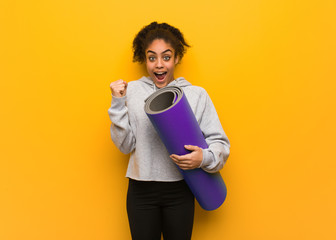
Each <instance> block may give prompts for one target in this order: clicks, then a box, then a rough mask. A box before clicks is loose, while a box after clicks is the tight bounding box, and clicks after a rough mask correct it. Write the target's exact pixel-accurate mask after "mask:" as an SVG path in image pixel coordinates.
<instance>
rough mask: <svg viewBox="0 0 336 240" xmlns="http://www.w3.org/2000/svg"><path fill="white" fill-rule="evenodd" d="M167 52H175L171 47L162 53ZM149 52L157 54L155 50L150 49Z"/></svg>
mask: <svg viewBox="0 0 336 240" xmlns="http://www.w3.org/2000/svg"><path fill="white" fill-rule="evenodd" d="M166 52H173V51H172V50H170V49H167V50H165V51H163V52H162V53H166ZM147 53H154V54H156V52H154V51H152V50H148V51H147Z"/></svg>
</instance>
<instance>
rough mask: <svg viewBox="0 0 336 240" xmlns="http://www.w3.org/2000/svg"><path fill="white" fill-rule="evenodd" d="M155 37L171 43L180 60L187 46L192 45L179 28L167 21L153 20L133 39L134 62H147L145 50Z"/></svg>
mask: <svg viewBox="0 0 336 240" xmlns="http://www.w3.org/2000/svg"><path fill="white" fill-rule="evenodd" d="M155 39H163V40H164V41H165V42H167V43H169V44H171V46H172V47H173V48H174V50H175V57H176V56H179V58H180V60H181V59H182V57H183V55H184V54H185V53H186V50H187V49H186V48H187V47H190V46H189V45H188V44H187V43H186V41H185V39H184V37H183V34H182V33H181V31H180V30H179V29H177V28H175V27H173V26H171V25H169V24H167V23H157V22H152V23H151V24H149V25H147V26H144V27H143V28H142V29H141V30H140V32H139V33H138V34H137V35H136V36H135V38H134V40H133V62H140V63H143V62H145V60H146V53H145V50H146V49H147V48H148V46H149V45H150V44H151V43H152V42H153V41H154V40H155Z"/></svg>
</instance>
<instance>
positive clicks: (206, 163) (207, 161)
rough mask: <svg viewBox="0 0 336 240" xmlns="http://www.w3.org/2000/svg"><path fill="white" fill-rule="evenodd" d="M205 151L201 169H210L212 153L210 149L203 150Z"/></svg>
mask: <svg viewBox="0 0 336 240" xmlns="http://www.w3.org/2000/svg"><path fill="white" fill-rule="evenodd" d="M202 151H203V160H202V163H201V165H200V166H199V168H204V167H208V166H209V165H211V162H212V159H211V157H212V153H211V152H210V151H209V150H208V149H202Z"/></svg>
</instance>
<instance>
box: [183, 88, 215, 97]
mask: <svg viewBox="0 0 336 240" xmlns="http://www.w3.org/2000/svg"><path fill="white" fill-rule="evenodd" d="M183 91H184V92H185V93H186V95H189V96H190V97H193V98H194V97H197V98H207V97H209V94H208V93H207V91H206V90H205V89H204V88H203V87H200V86H194V85H192V86H186V87H184V88H183Z"/></svg>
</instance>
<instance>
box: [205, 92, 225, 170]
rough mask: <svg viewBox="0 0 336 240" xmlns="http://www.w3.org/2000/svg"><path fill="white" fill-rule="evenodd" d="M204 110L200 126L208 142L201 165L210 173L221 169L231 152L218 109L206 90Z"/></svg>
mask: <svg viewBox="0 0 336 240" xmlns="http://www.w3.org/2000/svg"><path fill="white" fill-rule="evenodd" d="M204 95H205V96H203V101H204V110H203V114H202V117H201V120H200V128H201V130H202V132H203V135H204V137H205V140H206V142H207V144H208V146H209V147H208V148H207V149H203V161H202V163H201V165H200V168H202V169H203V170H204V171H206V172H209V173H214V172H218V171H219V170H221V169H222V168H223V166H224V164H225V162H226V160H227V158H228V157H229V154H230V142H229V139H228V138H227V136H226V134H225V132H224V130H223V128H222V125H221V123H220V121H219V118H218V115H217V112H216V109H215V106H214V104H213V103H212V101H211V99H210V97H209V95H208V94H207V93H206V92H205V91H204Z"/></svg>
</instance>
